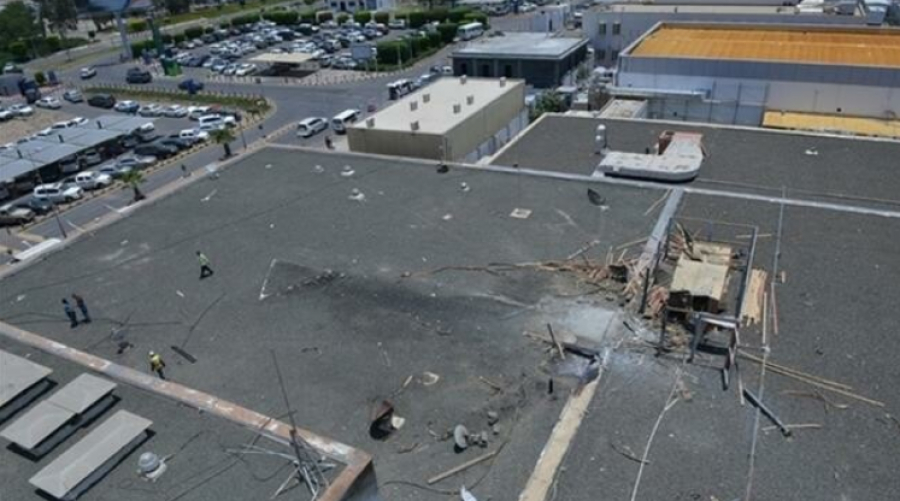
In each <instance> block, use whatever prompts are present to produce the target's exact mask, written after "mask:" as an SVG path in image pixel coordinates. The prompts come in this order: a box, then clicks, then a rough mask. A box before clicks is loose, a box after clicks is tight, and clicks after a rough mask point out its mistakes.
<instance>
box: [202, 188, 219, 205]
mask: <svg viewBox="0 0 900 501" xmlns="http://www.w3.org/2000/svg"><path fill="white" fill-rule="evenodd" d="M218 191H219V189H218V188H216V189H214V190H212V191H211V192H209V195H206V196H205V197H203V198H201V199H200V201H201V202H209V200H210V199H211V198H212V197H213V196H215V194H216V193H217V192H218Z"/></svg>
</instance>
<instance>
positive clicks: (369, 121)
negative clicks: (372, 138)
mask: <svg viewBox="0 0 900 501" xmlns="http://www.w3.org/2000/svg"><path fill="white" fill-rule="evenodd" d="M366 127H368V128H370V129H371V128H372V127H375V117H369V118H367V119H366Z"/></svg>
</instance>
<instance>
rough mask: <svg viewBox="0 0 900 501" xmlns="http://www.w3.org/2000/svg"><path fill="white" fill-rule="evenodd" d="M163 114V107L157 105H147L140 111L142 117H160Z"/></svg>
mask: <svg viewBox="0 0 900 501" xmlns="http://www.w3.org/2000/svg"><path fill="white" fill-rule="evenodd" d="M162 114H163V107H162V106H160V105H158V104H156V103H150V104H145V105H143V106H141V108H140V109H139V110H138V115H140V116H142V117H158V116H161V115H162Z"/></svg>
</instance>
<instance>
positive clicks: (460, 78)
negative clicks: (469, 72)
mask: <svg viewBox="0 0 900 501" xmlns="http://www.w3.org/2000/svg"><path fill="white" fill-rule="evenodd" d="M459 83H460V84H461V85H465V84H466V76H465V75H463V76H461V77H459Z"/></svg>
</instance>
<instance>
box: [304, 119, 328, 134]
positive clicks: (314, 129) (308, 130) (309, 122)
mask: <svg viewBox="0 0 900 501" xmlns="http://www.w3.org/2000/svg"><path fill="white" fill-rule="evenodd" d="M327 128H328V119H327V118H323V117H310V118H305V119H303V120H301V121H300V123H298V124H297V137H310V136H314V135H316V134H318V133H319V132H322V131H323V130H325V129H327Z"/></svg>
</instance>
